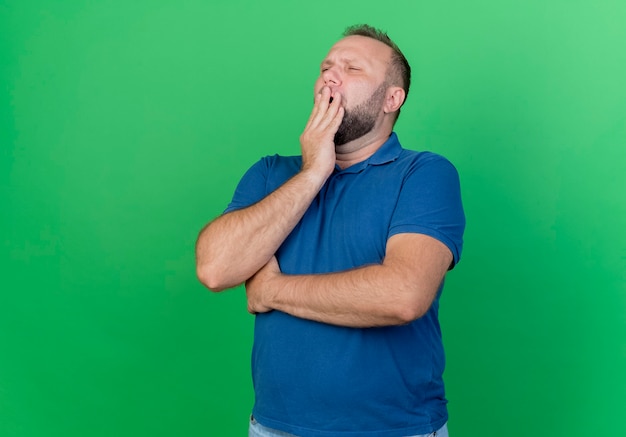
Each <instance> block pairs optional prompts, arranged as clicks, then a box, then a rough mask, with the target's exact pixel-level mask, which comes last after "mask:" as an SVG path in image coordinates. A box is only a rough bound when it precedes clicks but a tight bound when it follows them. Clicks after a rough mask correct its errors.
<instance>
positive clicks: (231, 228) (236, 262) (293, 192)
mask: <svg viewBox="0 0 626 437" xmlns="http://www.w3.org/2000/svg"><path fill="white" fill-rule="evenodd" d="M326 177H327V176H326V175H323V174H320V173H319V172H313V171H301V172H300V173H298V174H296V175H295V176H294V177H293V178H291V179H290V180H288V181H287V182H286V183H285V184H283V185H282V186H281V187H280V188H278V189H277V190H276V191H274V192H272V193H270V194H269V195H268V196H267V197H265V198H264V199H263V200H261V201H260V202H258V203H256V204H254V205H251V206H249V207H247V208H244V209H242V210H238V211H234V212H231V213H228V214H225V215H223V216H220V217H218V218H217V219H215V220H214V221H213V222H211V223H209V224H208V225H207V226H205V228H204V229H203V230H202V231H201V232H200V235H199V236H198V241H197V244H196V269H197V275H198V278H199V279H200V281H201V282H202V283H203V284H204V285H206V286H207V287H208V288H209V289H211V290H214V291H220V290H223V289H225V288H230V287H234V286H236V285H239V284H241V283H242V282H244V281H245V280H246V279H248V278H249V277H250V276H252V275H253V274H254V273H256V272H257V271H258V270H259V269H260V268H261V267H262V266H263V265H265V264H266V263H267V261H268V260H269V259H270V258H271V257H272V256H273V255H274V253H275V252H276V250H277V249H278V247H279V246H280V245H281V244H282V242H283V241H284V240H285V238H287V236H288V235H289V233H290V232H291V231H292V230H293V228H294V227H295V226H296V224H297V223H298V221H300V219H301V218H302V216H303V215H304V213H305V212H306V210H307V208H308V207H309V205H310V204H311V201H312V200H313V198H314V197H315V196H316V195H317V193H318V192H319V190H320V188H321V186H322V185H323V183H324V181H325V180H326Z"/></svg>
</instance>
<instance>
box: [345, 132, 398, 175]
mask: <svg viewBox="0 0 626 437" xmlns="http://www.w3.org/2000/svg"><path fill="white" fill-rule="evenodd" d="M389 135H391V130H389V131H387V130H385V131H382V132H370V133H368V134H366V135H363V136H362V137H361V138H357V139H356V140H354V141H350V142H349V143H346V144H342V145H341V146H336V147H335V155H336V164H337V165H338V166H339V168H341V169H342V170H343V169H344V168H348V167H350V166H352V165H354V164H356V163H359V162H362V161H365V160H366V159H367V158H369V157H370V156H372V155H373V154H374V153H376V151H377V150H378V149H380V146H382V145H383V144H385V142H386V141H387V140H388V139H389Z"/></svg>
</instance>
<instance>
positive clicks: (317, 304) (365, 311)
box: [246, 234, 452, 327]
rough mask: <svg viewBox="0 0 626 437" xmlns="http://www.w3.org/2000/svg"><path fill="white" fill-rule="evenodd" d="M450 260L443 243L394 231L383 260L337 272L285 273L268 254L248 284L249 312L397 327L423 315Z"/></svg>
mask: <svg viewBox="0 0 626 437" xmlns="http://www.w3.org/2000/svg"><path fill="white" fill-rule="evenodd" d="M451 261H452V253H451V252H450V250H449V249H448V248H447V247H446V246H445V245H444V244H443V243H441V242H439V241H437V240H435V239H434V238H431V237H428V236H426V235H420V234H398V235H395V236H393V237H391V238H390V239H389V241H388V243H387V254H386V256H385V260H384V261H383V263H382V264H374V265H369V266H364V267H361V268H356V269H353V270H347V271H343V272H338V273H328V274H319V275H285V274H283V273H281V271H280V267H279V265H278V262H277V261H276V259H275V258H272V259H271V260H270V261H269V262H268V263H267V264H266V265H265V266H264V267H263V268H262V269H261V270H259V271H258V272H257V273H256V274H255V275H254V276H253V277H252V278H251V279H250V280H248V282H247V283H246V293H247V295H248V310H249V311H250V312H253V313H254V312H266V311H271V310H280V311H283V312H285V313H288V314H291V315H293V316H296V317H301V318H305V319H310V320H316V321H319V322H324V323H329V324H334V325H341V326H349V327H373V326H388V325H401V324H406V323H410V322H411V321H413V320H415V319H417V318H419V317H421V316H422V315H424V314H425V313H426V312H427V311H428V309H429V308H430V305H431V304H432V301H433V300H434V298H435V296H436V295H437V292H438V291H439V287H440V286H441V283H442V281H443V278H444V276H445V274H446V271H447V269H448V266H449V265H450V263H451Z"/></svg>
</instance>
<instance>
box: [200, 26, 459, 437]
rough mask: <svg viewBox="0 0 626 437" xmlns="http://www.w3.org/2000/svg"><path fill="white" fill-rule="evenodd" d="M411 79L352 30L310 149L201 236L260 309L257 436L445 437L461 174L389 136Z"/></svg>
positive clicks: (213, 281) (261, 172) (272, 170)
mask: <svg viewBox="0 0 626 437" xmlns="http://www.w3.org/2000/svg"><path fill="white" fill-rule="evenodd" d="M409 83H410V68H409V65H408V63H407V62H406V59H405V58H404V56H403V55H402V53H401V52H400V50H399V49H398V48H397V46H396V45H395V44H394V43H393V42H391V40H390V39H389V38H388V37H387V35H386V34H384V33H383V32H380V31H378V30H376V29H374V28H372V27H370V26H356V27H351V28H348V30H347V31H346V33H345V34H344V38H343V39H341V40H340V41H339V42H337V43H336V44H335V45H334V46H333V47H332V48H331V50H330V52H329V53H328V55H327V56H326V58H325V59H324V60H323V62H322V64H321V72H320V76H319V78H318V80H317V81H316V83H315V87H314V95H315V101H314V106H313V110H312V113H311V116H310V118H309V121H308V123H307V125H306V127H305V129H304V132H303V133H302V135H301V137H300V143H301V150H302V156H301V157H280V156H273V157H266V158H264V159H262V160H261V161H259V162H258V163H257V164H255V165H254V166H253V167H252V168H251V169H250V170H249V171H248V172H247V173H246V175H245V176H244V177H243V179H242V180H241V182H240V184H239V186H238V187H237V190H236V192H235V195H234V197H233V201H232V202H231V204H230V205H229V206H228V208H227V210H226V212H225V214H223V215H222V216H221V217H219V218H217V219H216V220H214V221H213V222H211V223H210V224H209V225H207V226H206V227H205V228H204V229H203V230H202V231H201V233H200V236H199V237H198V243H197V273H198V277H199V278H200V280H201V281H202V282H203V283H204V284H205V285H206V286H207V287H208V288H209V289H212V290H214V291H220V290H223V289H225V288H229V287H233V286H235V285H238V284H240V283H242V282H244V281H245V282H246V293H247V297H248V310H249V311H250V312H251V313H253V314H256V321H255V337H254V349H253V357H252V371H253V380H254V388H255V406H254V409H253V419H252V421H251V427H250V435H251V436H257V435H270V436H271V435H298V436H303V437H317V436H320V437H321V436H324V437H331V436H351V437H353V436H359V437H361V436H365V437H367V436H383V437H384V436H388V437H394V436H409V435H422V434H430V433H433V432H438V433H439V434H437V435H446V434H447V429H446V427H445V424H446V422H447V411H446V400H445V396H444V390H443V381H442V373H443V367H444V356H443V347H442V342H441V334H440V330H439V323H438V320H437V313H438V306H439V294H440V291H441V287H442V284H443V278H444V275H445V273H446V271H447V270H449V269H450V268H452V267H453V266H454V265H455V264H456V262H458V260H459V257H460V253H461V247H462V233H463V229H464V226H465V219H464V215H463V209H462V205H461V198H460V190H459V182H458V175H457V173H456V170H455V169H454V167H453V166H452V165H451V164H450V163H449V162H448V161H447V160H445V159H444V158H442V157H441V156H438V155H435V154H432V153H428V152H422V153H418V152H413V151H409V150H405V149H403V148H402V147H401V146H400V143H399V142H398V139H397V136H396V135H395V134H394V133H393V132H392V128H393V125H394V123H395V120H396V118H397V116H398V113H399V111H400V107H401V106H402V104H403V103H404V101H405V98H406V95H407V93H408V89H409ZM285 433H289V434H285Z"/></svg>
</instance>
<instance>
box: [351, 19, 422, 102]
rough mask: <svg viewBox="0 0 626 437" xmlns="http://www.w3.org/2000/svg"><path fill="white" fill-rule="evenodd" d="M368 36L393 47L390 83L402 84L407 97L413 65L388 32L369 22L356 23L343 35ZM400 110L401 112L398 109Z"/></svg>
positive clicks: (389, 74)
mask: <svg viewBox="0 0 626 437" xmlns="http://www.w3.org/2000/svg"><path fill="white" fill-rule="evenodd" d="M354 35H357V36H366V37H368V38H373V39H375V40H377V41H380V42H382V43H383V44H385V45H387V46H389V47H391V50H392V51H393V53H392V55H391V65H390V68H389V71H388V72H387V77H388V78H389V79H390V82H391V83H390V85H395V86H401V87H402V89H403V90H404V94H405V98H406V96H408V95H409V87H410V86H411V66H410V65H409V62H408V61H407V60H406V58H405V57H404V54H403V53H402V51H401V50H400V48H399V47H398V46H397V45H396V43H395V42H393V41H392V40H391V38H389V35H387V32H384V31H382V30H380V29H377V28H375V27H372V26H370V25H368V24H356V25H354V26H349V27H347V28H346V30H345V31H344V32H343V36H344V37H345V36H354ZM398 112H400V111H399V110H398Z"/></svg>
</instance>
